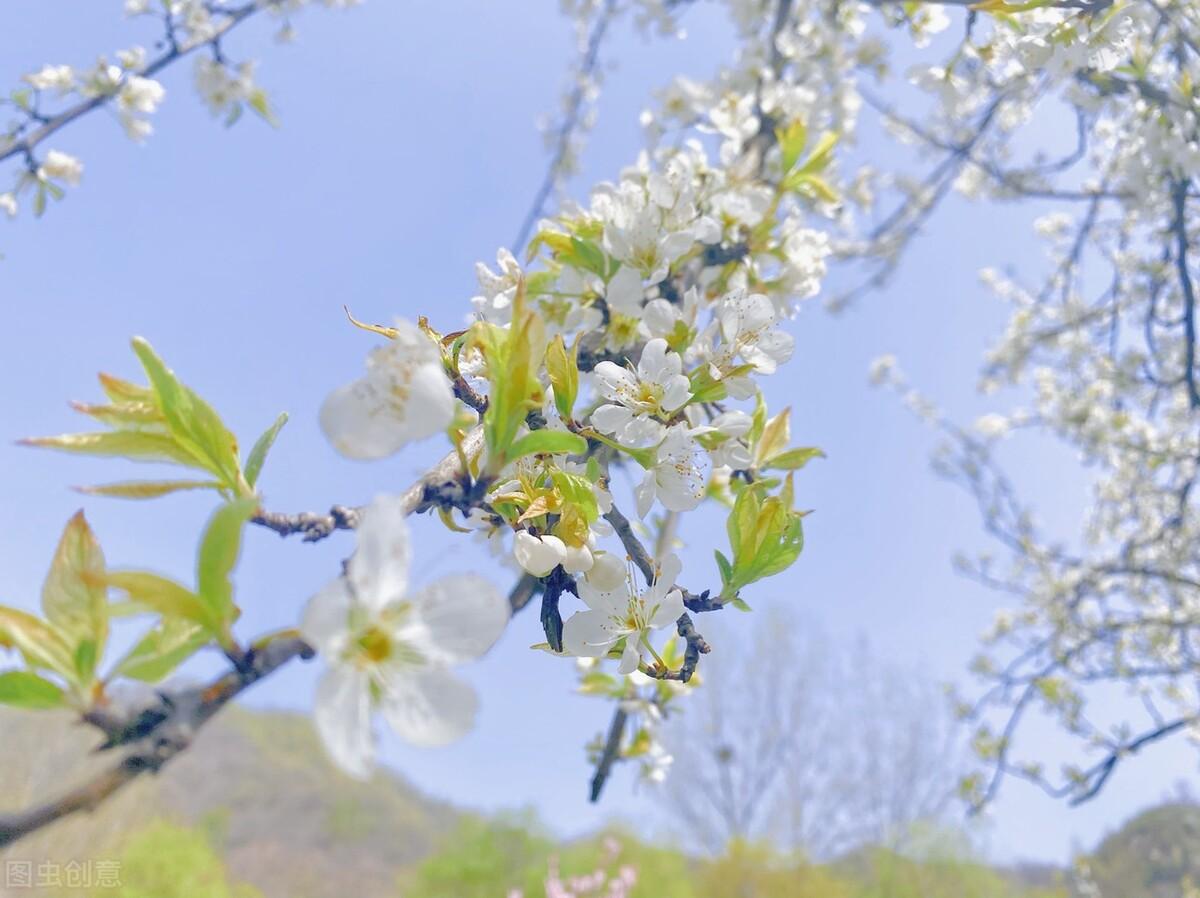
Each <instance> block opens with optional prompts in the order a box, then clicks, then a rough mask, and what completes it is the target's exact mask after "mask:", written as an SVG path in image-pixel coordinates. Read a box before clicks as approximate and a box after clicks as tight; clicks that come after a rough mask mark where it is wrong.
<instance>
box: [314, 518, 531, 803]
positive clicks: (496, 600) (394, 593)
mask: <svg viewBox="0 0 1200 898" xmlns="http://www.w3.org/2000/svg"><path fill="white" fill-rule="evenodd" d="M410 562H411V548H410V544H409V537H408V527H407V523H406V521H405V508H404V505H403V503H402V501H401V500H400V499H399V498H395V497H380V498H379V499H376V500H375V501H374V502H373V503H372V504H371V505H370V506H368V507H367V509H366V510H365V511H364V512H363V514H362V518H361V520H360V523H359V527H358V547H357V550H356V551H355V553H354V556H353V557H352V558H351V559H350V561H349V562H348V563H347V565H346V573H345V575H344V576H341V577H339V578H337V579H336V580H334V581H333V582H331V583H330V584H329V585H327V586H326V587H325V588H324V589H322V590H321V591H320V592H319V593H317V594H316V595H315V596H314V597H313V598H312V599H311V600H310V602H309V604H308V607H307V608H306V610H305V612H304V618H303V621H302V623H301V632H302V634H303V635H304V638H305V639H306V640H307V641H308V642H309V643H310V644H311V645H312V646H313V647H314V648H316V649H317V651H318V652H319V653H320V654H321V655H322V657H324V658H325V661H326V663H327V665H328V669H327V670H326V671H325V673H324V674H323V675H322V677H321V680H320V682H319V683H318V685H317V692H316V707H315V710H314V718H315V720H316V725H317V730H318V732H319V733H320V735H321V739H322V741H323V742H324V744H325V747H326V749H327V750H328V751H329V754H330V756H331V757H332V758H333V760H334V761H335V762H337V764H338V766H339V767H341V768H342V769H343V770H344V771H345V772H346V773H348V774H349V775H351V776H353V777H356V778H359V779H365V778H366V777H368V776H370V773H371V770H372V767H373V762H374V755H375V742H374V734H373V729H372V720H373V718H374V716H375V714H376V713H379V714H380V715H381V716H382V717H383V719H384V721H385V722H386V723H387V725H388V726H389V727H390V728H391V729H392V730H393V731H394V732H395V733H396V735H398V736H399V737H400V738H401V739H404V740H405V741H407V742H411V743H413V744H415V745H423V746H437V745H444V744H446V743H448V742H452V741H454V740H456V739H458V738H460V737H462V736H463V735H465V734H466V733H467V731H468V730H470V728H471V726H472V724H473V723H474V720H475V715H476V710H477V706H478V701H477V699H476V696H475V693H474V691H473V690H472V689H471V687H470V686H469V685H467V684H466V683H464V682H463V681H462V680H460V679H459V678H458V677H457V676H456V675H454V674H452V673H451V672H450V671H449V669H448V668H449V667H450V666H451V665H455V664H460V663H463V662H466V661H471V660H474V659H476V658H479V657H480V656H482V655H483V654H484V653H485V652H487V650H488V649H490V648H491V646H492V645H493V643H495V641H496V640H497V639H498V638H499V637H500V634H501V633H502V632H503V631H504V627H505V625H506V624H507V622H508V618H509V607H508V602H507V600H506V599H505V598H504V596H503V595H501V593H500V592H499V591H498V590H496V589H495V588H494V587H493V586H492V585H491V584H490V583H489V582H488V581H487V580H485V579H483V578H482V577H479V576H477V575H474V574H460V575H454V576H450V577H446V578H443V579H441V580H438V581H435V582H434V583H431V584H430V585H429V586H426V587H424V588H423V589H419V590H416V591H410V590H409V585H408V574H409V566H410Z"/></svg>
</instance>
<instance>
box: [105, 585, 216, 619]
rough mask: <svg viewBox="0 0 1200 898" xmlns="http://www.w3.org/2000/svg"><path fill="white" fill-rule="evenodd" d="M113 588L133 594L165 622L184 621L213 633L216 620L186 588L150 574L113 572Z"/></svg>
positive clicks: (196, 596) (140, 603)
mask: <svg viewBox="0 0 1200 898" xmlns="http://www.w3.org/2000/svg"><path fill="white" fill-rule="evenodd" d="M105 580H106V582H107V583H108V585H109V586H111V587H113V588H114V589H119V590H122V591H123V592H126V593H128V594H129V598H130V599H132V600H133V601H134V602H136V603H137V604H138V605H140V606H142V607H143V608H144V609H145V610H147V611H153V612H154V613H156V614H158V615H161V616H162V617H163V618H168V619H169V618H180V619H183V620H186V621H191V622H192V623H194V624H199V625H201V626H203V627H205V628H206V629H208V630H210V631H211V630H212V629H213V623H214V621H213V618H212V615H211V614H210V612H209V609H208V606H207V605H206V604H205V603H204V602H202V601H201V600H200V597H199V596H198V595H196V594H195V593H194V592H192V591H191V590H190V589H188V588H187V587H186V586H183V585H182V584H179V583H176V582H175V581H174V580H170V579H168V578H166V577H160V576H159V575H158V574H151V573H149V572H147V571H109V573H108V574H107V576H106V577H105Z"/></svg>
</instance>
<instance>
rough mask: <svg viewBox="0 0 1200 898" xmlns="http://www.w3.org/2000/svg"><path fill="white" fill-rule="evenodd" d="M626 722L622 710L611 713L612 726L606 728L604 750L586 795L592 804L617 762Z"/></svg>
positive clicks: (618, 709) (625, 716)
mask: <svg viewBox="0 0 1200 898" xmlns="http://www.w3.org/2000/svg"><path fill="white" fill-rule="evenodd" d="M628 722H629V714H628V713H627V712H626V711H625V710H624V709H623V708H621V707H618V708H617V710H616V711H615V712H613V719H612V724H611V725H610V726H609V728H608V739H607V740H605V742H604V749H603V751H601V753H600V760H599V762H598V763H597V764H596V772H595V774H593V775H592V788H591V792H590V793H589V795H588V798H589V800H590V801H592V802H597V801H599V800H600V793H601V792H603V791H604V784H605V783H607V782H608V778H609V776H610V775H611V774H612V769H613V764H615V763H616V762H617V756H618V755H619V754H620V753H621V739H622V737H623V736H624V735H625V725H626V724H627V723H628Z"/></svg>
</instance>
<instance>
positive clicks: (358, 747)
mask: <svg viewBox="0 0 1200 898" xmlns="http://www.w3.org/2000/svg"><path fill="white" fill-rule="evenodd" d="M313 721H314V722H315V724H316V727H317V732H318V733H319V734H320V736H321V741H322V742H323V743H324V745H325V750H326V751H328V752H329V756H330V757H331V758H332V759H333V761H334V762H335V763H336V764H337V765H338V767H340V768H341V769H342V770H344V771H345V772H346V773H347V774H348V775H350V776H352V777H354V778H355V779H361V780H365V779H367V778H369V777H370V776H371V770H372V769H373V767H374V763H375V743H374V739H373V738H372V734H371V693H370V686H369V681H368V679H367V674H366V673H365V672H364V671H361V670H359V669H358V668H356V667H332V668H330V669H329V670H328V671H326V672H325V674H324V675H323V676H322V677H321V680H320V682H318V683H317V692H316V704H315V707H314V708H313Z"/></svg>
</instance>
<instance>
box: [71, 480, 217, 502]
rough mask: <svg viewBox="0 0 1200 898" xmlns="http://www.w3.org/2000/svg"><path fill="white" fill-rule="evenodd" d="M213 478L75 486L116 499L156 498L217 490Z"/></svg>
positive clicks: (132, 481)
mask: <svg viewBox="0 0 1200 898" xmlns="http://www.w3.org/2000/svg"><path fill="white" fill-rule="evenodd" d="M221 488H222V484H220V483H217V481H215V480H126V481H122V482H121V483H105V484H100V485H99V486H81V487H76V489H78V490H79V492H81V493H86V494H87V495H89V496H108V497H111V498H116V499H157V498H159V497H160V496H166V495H169V494H171V493H178V492H181V491H183V490H219V489H221Z"/></svg>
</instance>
